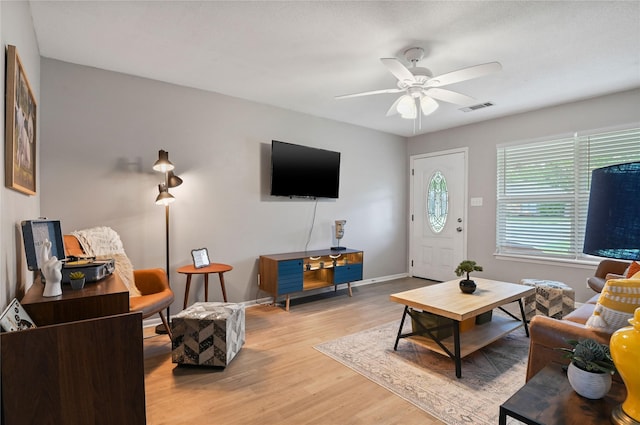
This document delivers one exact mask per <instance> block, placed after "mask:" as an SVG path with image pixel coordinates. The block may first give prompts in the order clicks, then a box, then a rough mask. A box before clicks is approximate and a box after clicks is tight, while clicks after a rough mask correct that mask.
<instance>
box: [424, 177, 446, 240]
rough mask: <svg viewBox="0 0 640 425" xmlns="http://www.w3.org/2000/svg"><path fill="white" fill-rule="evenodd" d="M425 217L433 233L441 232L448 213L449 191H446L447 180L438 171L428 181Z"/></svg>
mask: <svg viewBox="0 0 640 425" xmlns="http://www.w3.org/2000/svg"><path fill="white" fill-rule="evenodd" d="M427 187H428V189H427V217H428V218H429V226H430V227H431V230H433V231H434V233H440V232H442V229H444V226H445V224H446V223H447V214H448V213H449V191H448V190H447V179H445V178H444V176H443V175H442V173H441V172H440V171H436V172H435V173H433V176H431V180H429V185H428V186H427Z"/></svg>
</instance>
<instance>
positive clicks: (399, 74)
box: [380, 58, 416, 82]
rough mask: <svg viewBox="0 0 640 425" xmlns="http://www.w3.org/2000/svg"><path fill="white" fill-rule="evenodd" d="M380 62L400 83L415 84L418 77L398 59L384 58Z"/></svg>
mask: <svg viewBox="0 0 640 425" xmlns="http://www.w3.org/2000/svg"><path fill="white" fill-rule="evenodd" d="M380 61H381V62H382V63H383V64H384V66H386V67H387V69H388V70H389V72H391V73H392V74H393V75H394V77H396V78H397V79H398V80H399V81H411V82H415V81H416V77H414V76H413V74H412V73H411V71H409V70H408V69H407V67H406V66H404V65H403V64H402V63H401V62H400V61H399V60H398V59H396V58H382V59H380Z"/></svg>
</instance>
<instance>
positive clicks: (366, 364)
mask: <svg viewBox="0 0 640 425" xmlns="http://www.w3.org/2000/svg"><path fill="white" fill-rule="evenodd" d="M399 325H400V321H397V322H392V323H387V324H385V325H382V326H379V327H376V328H373V329H369V330H366V331H363V332H359V333H356V334H353V335H348V336H345V337H342V338H339V339H336V340H333V341H329V342H325V343H322V344H320V345H317V346H316V347H314V348H315V349H316V350H318V351H320V352H321V353H323V354H326V355H327V356H329V357H331V358H333V359H335V360H337V361H338V362H340V363H342V364H343V365H345V366H347V367H349V368H351V369H353V370H354V371H356V372H358V373H360V374H361V375H363V376H365V377H367V378H368V379H370V380H372V381H373V382H375V383H376V384H379V385H381V386H383V387H384V388H386V389H388V390H389V391H391V392H393V393H394V394H396V395H398V396H400V397H402V398H404V399H405V400H407V401H409V402H411V403H413V404H414V405H416V406H417V407H419V408H420V409H422V410H424V411H425V412H427V413H429V414H430V415H432V416H434V417H435V418H437V419H439V420H441V421H442V422H444V423H446V424H451V425H462V424H464V425H470V424H483V425H484V424H487V425H488V424H492V425H493V424H497V423H498V413H499V407H500V404H502V403H503V402H504V401H506V400H507V399H508V398H509V397H511V395H513V393H515V392H516V391H517V390H518V389H519V388H520V387H521V386H522V385H524V382H525V373H526V367H527V353H528V349H529V339H528V338H527V337H526V335H525V333H524V329H522V328H520V329H518V330H516V331H514V332H512V333H510V334H508V335H507V336H505V337H504V338H502V339H500V340H498V341H496V342H494V343H492V344H490V345H488V346H487V347H485V348H483V349H481V350H480V351H477V352H475V353H472V354H470V355H468V356H467V357H465V358H463V361H462V378H461V379H457V378H456V376H455V366H454V363H453V360H451V359H450V358H449V357H446V356H443V355H441V354H438V353H434V352H431V351H429V350H427V349H426V348H423V347H421V346H419V345H416V344H413V343H412V342H410V341H408V340H400V343H399V344H398V351H393V344H394V342H395V338H396V334H397V332H398V326H399ZM405 326H406V329H405V331H406V332H409V331H410V326H411V325H410V324H408V325H405ZM508 423H510V424H511V423H518V422H517V421H509V422H508Z"/></svg>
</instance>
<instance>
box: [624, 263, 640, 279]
mask: <svg viewBox="0 0 640 425" xmlns="http://www.w3.org/2000/svg"><path fill="white" fill-rule="evenodd" d="M638 272H640V263H638V262H637V261H634V262H633V263H631V264H630V265H629V268H627V274H626V278H627V279H629V278H631V276H633V275H635V274H636V273H638Z"/></svg>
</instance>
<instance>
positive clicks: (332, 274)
mask: <svg viewBox="0 0 640 425" xmlns="http://www.w3.org/2000/svg"><path fill="white" fill-rule="evenodd" d="M363 257H364V252H362V251H359V250H355V249H343V250H340V251H337V250H331V249H321V250H317V251H301V252H290V253H286V254H272V255H261V256H260V279H259V286H260V289H262V290H263V291H265V292H268V293H269V294H271V296H273V302H274V304H275V303H276V302H277V300H278V297H280V296H283V295H284V296H285V297H286V304H285V310H287V311H289V301H290V295H291V294H293V293H295V292H302V291H310V290H312V289H318V288H325V287H331V286H333V287H335V288H336V289H337V285H339V284H342V283H346V284H347V288H348V290H349V296H352V295H353V294H352V292H351V282H356V281H358V280H362V262H363Z"/></svg>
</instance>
